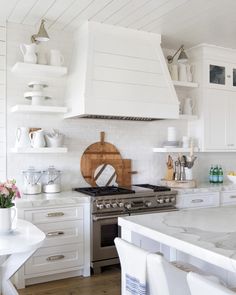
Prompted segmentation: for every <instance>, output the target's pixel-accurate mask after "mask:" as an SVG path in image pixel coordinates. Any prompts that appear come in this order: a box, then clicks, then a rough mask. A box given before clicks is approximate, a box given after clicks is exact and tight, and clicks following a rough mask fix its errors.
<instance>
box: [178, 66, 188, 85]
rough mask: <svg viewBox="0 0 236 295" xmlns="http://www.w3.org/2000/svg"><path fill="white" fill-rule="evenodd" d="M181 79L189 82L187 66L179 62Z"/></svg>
mask: <svg viewBox="0 0 236 295" xmlns="http://www.w3.org/2000/svg"><path fill="white" fill-rule="evenodd" d="M179 81H183V82H187V81H188V78H187V68H186V65H185V64H182V63H180V64H179Z"/></svg>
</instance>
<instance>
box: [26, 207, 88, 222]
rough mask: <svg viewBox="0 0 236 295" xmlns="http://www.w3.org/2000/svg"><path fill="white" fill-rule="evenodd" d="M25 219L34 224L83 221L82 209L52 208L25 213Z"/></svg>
mask: <svg viewBox="0 0 236 295" xmlns="http://www.w3.org/2000/svg"><path fill="white" fill-rule="evenodd" d="M25 219H26V220H28V221H31V222H32V223H34V224H39V223H47V222H55V221H63V220H73V219H83V207H82V206H81V207H76V208H73V207H71V208H70V207H68V208H52V209H46V210H32V211H26V212H25Z"/></svg>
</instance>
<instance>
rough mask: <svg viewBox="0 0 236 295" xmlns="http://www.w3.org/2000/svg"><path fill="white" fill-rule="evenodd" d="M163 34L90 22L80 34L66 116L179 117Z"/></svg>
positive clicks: (73, 62)
mask: <svg viewBox="0 0 236 295" xmlns="http://www.w3.org/2000/svg"><path fill="white" fill-rule="evenodd" d="M160 42H161V37H160V35H158V34H152V33H147V32H141V31H137V30H132V29H126V28H121V27H117V26H111V25H104V24H99V23H95V22H86V23H84V25H82V26H81V27H80V29H79V31H77V32H75V40H74V51H73V54H72V57H71V64H70V69H69V76H68V81H67V89H66V100H67V106H68V108H69V113H68V114H67V115H66V117H69V118H71V117H76V116H79V117H95V118H96V117H111V118H113V117H120V118H127V117H128V118H136V119H144V120H145V119H147V120H152V119H158V118H159V119H160V118H173V119H174V118H178V116H179V114H178V109H179V103H178V99H177V96H176V92H175V89H174V87H173V84H172V82H171V79H170V74H169V71H168V68H167V65H166V62H165V58H164V55H163V52H162V49H161V47H160Z"/></svg>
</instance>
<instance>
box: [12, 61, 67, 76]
mask: <svg viewBox="0 0 236 295" xmlns="http://www.w3.org/2000/svg"><path fill="white" fill-rule="evenodd" d="M12 72H13V73H16V74H25V75H30V76H40V77H61V76H64V75H66V74H67V68H66V67H55V66H49V65H39V64H30V63H24V62H17V63H16V64H15V65H14V66H13V67H12Z"/></svg>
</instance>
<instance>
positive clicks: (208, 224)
mask: <svg viewBox="0 0 236 295" xmlns="http://www.w3.org/2000/svg"><path fill="white" fill-rule="evenodd" d="M118 223H119V225H120V226H121V227H122V230H123V229H124V230H125V231H128V232H130V231H131V232H136V233H139V234H141V235H143V236H146V237H148V238H150V239H152V240H155V241H158V242H161V243H163V244H166V245H168V246H170V247H172V248H175V249H177V250H180V251H183V252H185V253H187V254H190V255H192V256H195V257H197V258H200V259H203V260H204V261H207V262H209V263H212V264H214V265H217V266H219V267H221V268H224V269H227V270H230V271H232V272H236V206H230V207H229V206H227V207H217V208H204V209H195V210H181V211H173V212H167V213H155V214H150V215H149V214H148V215H135V216H129V217H123V218H121V217H120V218H119V219H118Z"/></svg>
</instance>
